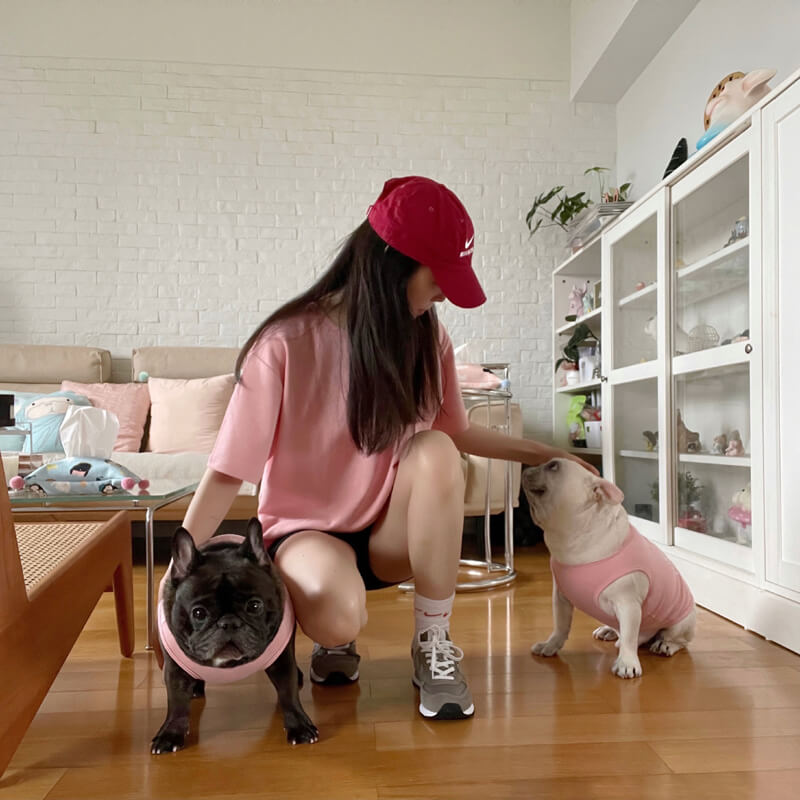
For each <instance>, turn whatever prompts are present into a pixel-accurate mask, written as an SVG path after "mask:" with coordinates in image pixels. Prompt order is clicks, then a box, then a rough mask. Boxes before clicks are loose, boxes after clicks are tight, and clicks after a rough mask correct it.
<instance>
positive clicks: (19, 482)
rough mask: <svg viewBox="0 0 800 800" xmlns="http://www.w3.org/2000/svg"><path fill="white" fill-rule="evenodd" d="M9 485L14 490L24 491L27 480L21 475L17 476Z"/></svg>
mask: <svg viewBox="0 0 800 800" xmlns="http://www.w3.org/2000/svg"><path fill="white" fill-rule="evenodd" d="M8 485H9V486H10V487H11V488H12V489H22V487H23V486H25V479H24V478H23V477H22V476H21V475H15V476H14V477H13V478H12V479H11V480H10V481H9V482H8Z"/></svg>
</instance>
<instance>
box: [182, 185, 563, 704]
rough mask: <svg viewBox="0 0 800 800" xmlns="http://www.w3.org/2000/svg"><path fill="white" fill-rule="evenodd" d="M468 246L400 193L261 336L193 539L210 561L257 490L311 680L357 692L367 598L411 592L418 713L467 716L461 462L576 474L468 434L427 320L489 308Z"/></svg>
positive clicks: (547, 453) (447, 199) (457, 219)
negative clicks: (460, 602) (454, 614)
mask: <svg viewBox="0 0 800 800" xmlns="http://www.w3.org/2000/svg"><path fill="white" fill-rule="evenodd" d="M473 242H474V230H473V226H472V222H471V220H470V218H469V215H468V214H467V211H466V209H465V208H464V206H463V205H462V204H461V202H460V201H459V200H458V198H457V197H456V196H455V195H454V194H453V193H452V192H451V191H450V190H449V189H447V188H446V187H445V186H443V185H442V184H439V183H436V182H435V181H432V180H429V179H427V178H421V177H414V176H412V177H408V178H398V179H393V180H390V181H388V182H387V183H386V185H385V186H384V188H383V191H382V193H381V195H380V197H379V198H378V199H377V200H376V202H375V203H374V205H372V206H371V207H370V209H369V211H368V214H367V220H365V221H364V222H363V223H362V224H361V225H360V226H359V227H358V228H357V229H356V230H355V231H354V232H353V233H352V234H351V235H350V236H349V238H348V239H347V240H346V242H345V244H344V246H343V247H342V249H341V251H340V252H339V254H338V255H337V257H336V258H335V260H334V262H333V264H332V265H331V266H330V268H329V269H328V270H327V272H325V274H323V275H322V277H320V278H319V280H318V281H317V282H316V283H315V284H314V285H313V286H312V287H311V288H310V289H308V290H307V291H306V292H304V293H303V294H301V295H300V296H299V297H297V298H295V299H294V300H291V301H290V302H288V303H287V304H285V305H284V306H282V307H281V308H279V309H278V310H277V311H275V312H274V313H273V314H272V315H271V316H270V317H269V318H268V319H267V320H266V321H265V322H264V323H263V324H262V325H261V326H260V327H259V328H258V329H257V330H256V331H255V332H254V333H253V335H252V336H251V337H250V339H249V340H248V341H247V343H246V344H245V346H244V348H243V349H242V352H241V354H240V356H239V359H238V361H237V365H236V371H237V377H238V383H237V386H236V389H235V390H234V393H233V397H232V398H231V402H230V405H229V406H228V409H227V412H226V415H225V419H224V422H223V424H222V427H221V429H220V433H219V436H218V438H217V442H216V445H215V447H214V451H213V452H212V454H211V457H210V458H209V462H208V469H207V470H206V473H205V475H204V477H203V479H202V481H201V483H200V486H199V488H198V490H197V492H196V494H195V496H194V498H193V500H192V503H191V505H190V507H189V509H188V511H187V514H186V519H185V520H184V527H186V528H187V529H188V530H189V531H190V532H191V533H192V535H193V537H194V539H195V541H196V542H197V543H198V544H200V543H202V542H203V541H205V540H206V539H208V538H209V537H210V536H211V535H212V534H213V533H214V531H215V530H216V529H217V527H218V525H219V524H220V522H221V521H222V520H223V519H224V517H225V514H226V513H227V511H228V509H229V508H230V505H231V503H232V501H233V499H234V497H235V496H236V494H237V492H238V489H239V487H240V485H241V483H242V481H243V480H246V481H251V482H253V483H258V482H260V484H261V486H260V492H259V512H258V513H259V519H260V521H261V524H262V526H263V529H264V535H265V542H266V543H267V545H268V547H269V551H270V553H271V555H272V557H273V559H274V561H275V564H276V566H277V569H278V571H279V573H280V575H281V577H282V579H283V581H284V584H285V586H286V587H287V589H288V591H289V594H290V596H291V599H292V602H293V605H294V608H295V613H296V616H297V620H298V622H299V624H300V627H301V628H302V629H303V631H304V632H305V633H306V634H307V635H308V636H309V637H311V638H312V639H313V640H314V642H315V645H314V651H313V653H312V657H311V677H312V680H315V681H317V682H320V683H333V682H342V681H351V680H356V679H357V678H358V664H359V656H358V654H357V652H356V649H355V642H354V640H355V638H356V636H357V634H358V632H359V631H360V630H361V628H362V627H363V626H364V624H365V623H366V621H367V612H366V590H368V589H373V588H380V587H383V586H388V585H392V584H396V583H400V582H402V581H404V580H407V579H408V578H410V577H412V576H413V578H414V584H415V599H414V616H415V633H414V638H413V641H412V659H413V670H414V675H413V680H414V683H415V684H416V685H417V686H418V687H419V690H420V705H419V709H420V712H421V713H422V714H423V715H424V716H426V717H430V718H435V719H453V718H462V717H468V716H471V715H472V714H473V711H474V706H473V702H472V697H471V695H470V692H469V688H468V687H467V684H466V681H465V679H464V676H463V675H462V673H461V671H460V669H459V666H458V662H459V661H460V660H461V658H462V657H463V653H462V651H461V650H460V648H458V647H456V646H455V645H454V644H453V643H452V641H451V640H450V636H449V625H450V614H451V611H452V607H453V598H454V596H455V594H454V593H455V585H456V576H457V571H458V562H459V557H460V550H461V531H462V525H463V500H464V482H463V477H462V471H461V464H460V459H459V451H463V452H466V453H473V454H475V455H480V456H487V457H492V458H503V459H511V460H516V461H524V462H526V463H529V464H538V463H540V462H542V461H545V460H547V459H549V458H551V457H553V456H556V455H558V456H561V457H569V456H567V455H566V454H565V453H563V452H562V451H559V450H556V449H555V448H552V447H549V446H547V445H543V444H538V443H536V442H532V441H525V440H523V439H515V438H512V437H509V436H505V435H502V434H500V433H497V432H495V431H490V430H488V429H486V428H482V427H476V426H472V425H470V424H469V423H468V421H467V416H466V412H465V409H464V405H463V402H462V400H461V394H460V391H459V386H458V381H457V377H456V370H455V360H454V356H453V346H452V343H451V342H450V339H449V337H448V336H447V333H446V332H445V331H444V329H443V328H442V327H441V326H440V325H439V323H438V321H437V317H436V312H435V309H434V304H435V303H439V302H443V301H444V300H445V299H448V300H450V301H451V302H453V303H455V304H456V305H458V306H461V307H463V308H472V307H475V306H478V305H480V304H481V303H483V302H484V301H485V299H486V298H485V295H484V293H483V290H482V289H481V287H480V284H479V283H478V280H477V278H476V276H475V274H474V273H473V271H472V267H471V261H472V251H473Z"/></svg>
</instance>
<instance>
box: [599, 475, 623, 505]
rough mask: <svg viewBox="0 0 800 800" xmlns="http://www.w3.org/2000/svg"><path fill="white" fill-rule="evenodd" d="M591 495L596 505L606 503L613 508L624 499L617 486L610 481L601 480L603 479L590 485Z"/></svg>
mask: <svg viewBox="0 0 800 800" xmlns="http://www.w3.org/2000/svg"><path fill="white" fill-rule="evenodd" d="M592 494H594V499H595V500H596V501H597V502H598V503H608V504H609V505H614V506H616V505H619V504H620V503H621V502H622V501H623V500H624V499H625V495H624V494H623V493H622V489H620V488H619V486H617V485H616V484H613V483H611V481H606V480H603V478H597V479H596V480H595V481H594V482H593V483H592Z"/></svg>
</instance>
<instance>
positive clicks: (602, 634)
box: [592, 625, 619, 642]
mask: <svg viewBox="0 0 800 800" xmlns="http://www.w3.org/2000/svg"><path fill="white" fill-rule="evenodd" d="M592 636H593V637H594V638H595V639H600V641H603V642H613V641H616V640H617V639H618V638H619V634H618V633H617V632H616V631H615V630H614V629H613V628H611V627H609V626H608V625H601V626H600V627H599V628H595V629H594V630H593V631H592Z"/></svg>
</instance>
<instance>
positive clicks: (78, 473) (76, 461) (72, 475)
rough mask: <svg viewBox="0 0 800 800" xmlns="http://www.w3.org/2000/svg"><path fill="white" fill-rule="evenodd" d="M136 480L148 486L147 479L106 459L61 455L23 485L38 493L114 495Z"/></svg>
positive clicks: (35, 471)
mask: <svg viewBox="0 0 800 800" xmlns="http://www.w3.org/2000/svg"><path fill="white" fill-rule="evenodd" d="M137 483H139V484H140V488H141V489H145V488H146V484H147V482H146V481H144V482H142V481H140V480H139V477H138V476H137V475H135V474H134V473H133V472H131V471H130V470H129V469H126V468H125V467H123V466H121V465H120V464H116V463H115V462H113V461H110V460H108V459H106V458H62V459H61V460H60V461H54V462H53V463H52V464H45V465H44V466H43V467H39V469H36V470H34V471H33V472H31V473H30V474H28V475H27V476H26V477H25V479H24V486H25V487H26V488H28V489H31V490H32V491H33V492H34V493H36V494H39V495H59V494H113V493H115V492H120V491H122V490H123V489H127V488H133V486H135V485H136V484H137Z"/></svg>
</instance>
